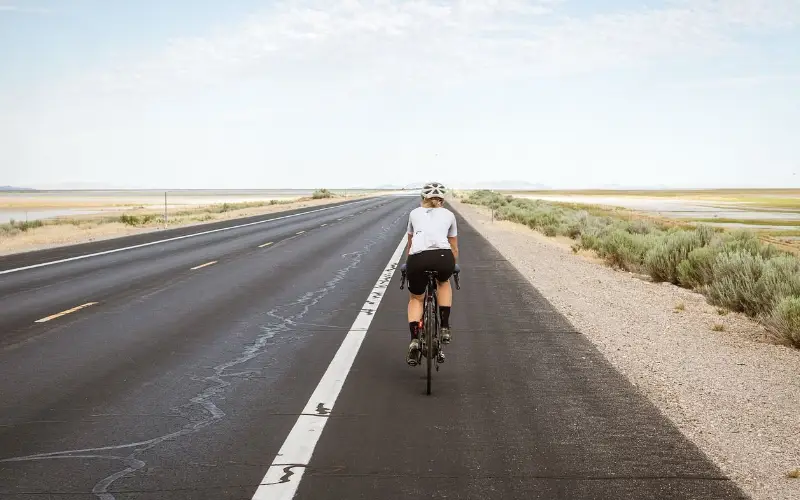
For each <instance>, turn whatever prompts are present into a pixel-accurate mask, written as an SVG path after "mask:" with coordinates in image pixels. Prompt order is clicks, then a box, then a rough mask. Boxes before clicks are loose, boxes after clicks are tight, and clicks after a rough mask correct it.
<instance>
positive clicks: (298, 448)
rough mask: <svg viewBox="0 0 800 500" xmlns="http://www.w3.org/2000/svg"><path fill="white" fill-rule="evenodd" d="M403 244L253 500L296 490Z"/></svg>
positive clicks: (277, 498) (288, 495)
mask: <svg viewBox="0 0 800 500" xmlns="http://www.w3.org/2000/svg"><path fill="white" fill-rule="evenodd" d="M405 245H406V241H405V235H404V237H403V238H402V239H401V240H400V244H399V245H397V249H396V250H395V251H394V253H393V254H392V257H391V259H389V263H388V264H387V265H386V268H385V269H384V270H383V272H382V273H381V275H380V277H379V278H378V281H377V283H375V286H374V287H373V289H372V291H371V292H370V294H369V295H368V296H367V300H366V302H365V303H364V307H363V308H362V309H361V312H359V313H358V316H356V319H355V321H354V322H353V326H352V327H351V328H350V331H349V332H348V333H347V336H345V338H344V340H343V341H342V345H341V346H340V347H339V350H338V351H336V354H335V355H334V356H333V360H332V361H331V363H330V365H328V369H327V370H326V371H325V374H324V375H323V376H322V379H320V381H319V384H318V385H317V388H316V389H315V390H314V392H313V393H312V394H311V398H310V399H309V400H308V403H307V404H306V407H305V408H304V409H303V411H302V412H301V415H300V417H298V419H297V422H295V424H294V427H292V430H291V431H290V432H289V435H288V436H287V437H286V441H284V442H283V446H281V449H280V450H279V451H278V454H277V455H276V456H275V460H273V461H272V465H270V467H269V469H267V473H266V474H265V475H264V479H262V480H261V484H260V485H259V486H258V489H257V490H256V492H255V494H254V495H253V500H291V499H292V498H293V497H294V494H295V493H296V492H297V488H298V487H299V486H300V480H301V479H302V478H303V472H305V468H306V467H307V466H308V464H309V462H310V461H311V455H312V454H313V453H314V448H315V447H316V446H317V441H319V438H320V436H321V435H322V430H323V429H324V428H325V424H326V423H327V422H328V418H329V415H330V413H331V412H332V411H333V405H334V403H336V398H338V397H339V392H340V391H341V390H342V386H343V385H344V382H345V379H346V378H347V374H348V373H349V372H350V368H351V367H352V366H353V361H355V359H356V354H358V350H359V349H360V348H361V343H362V342H363V341H364V337H366V335H367V330H368V329H369V325H370V323H372V318H374V317H375V311H377V310H378V305H380V303H381V300H382V299H383V296H384V295H385V293H386V290H387V288H388V287H389V282H390V281H391V280H392V276H393V275H394V272H395V270H396V269H397V265H398V264H399V262H400V257H401V255H402V253H403V250H404V249H405Z"/></svg>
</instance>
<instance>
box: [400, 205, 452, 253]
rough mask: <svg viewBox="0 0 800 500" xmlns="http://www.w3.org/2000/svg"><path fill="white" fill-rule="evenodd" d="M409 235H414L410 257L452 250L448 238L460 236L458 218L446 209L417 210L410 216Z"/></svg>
mask: <svg viewBox="0 0 800 500" xmlns="http://www.w3.org/2000/svg"><path fill="white" fill-rule="evenodd" d="M408 234H410V235H413V238H412V239H411V249H410V251H409V255H414V254H417V253H420V252H424V251H425V250H439V249H447V250H450V242H449V241H447V238H448V237H450V238H454V237H456V236H458V228H457V227H456V216H455V215H453V212H451V211H450V210H448V209H446V208H444V207H438V208H425V207H419V208H415V209H414V210H412V211H411V214H410V215H409V216H408Z"/></svg>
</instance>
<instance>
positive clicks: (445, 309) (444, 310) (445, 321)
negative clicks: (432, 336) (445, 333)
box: [439, 306, 450, 328]
mask: <svg viewBox="0 0 800 500" xmlns="http://www.w3.org/2000/svg"><path fill="white" fill-rule="evenodd" d="M439 316H441V318H442V328H450V307H449V306H439Z"/></svg>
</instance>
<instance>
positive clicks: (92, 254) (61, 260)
mask: <svg viewBox="0 0 800 500" xmlns="http://www.w3.org/2000/svg"><path fill="white" fill-rule="evenodd" d="M367 201H369V200H359V201H352V202H349V203H345V204H343V205H337V206H335V207H325V208H317V209H315V210H309V211H308V212H301V213H298V214H291V215H284V216H281V217H275V218H272V219H266V220H259V221H256V222H248V223H246V224H238V225H236V226H230V227H221V228H219V229H211V230H209V231H202V232H200V233H192V234H184V235H183V236H175V237H174V238H167V239H164V240H157V241H150V242H148V243H141V244H139V245H133V246H129V247H122V248H114V249H112V250H105V251H103V252H96V253H90V254H86V255H77V256H75V257H69V258H66V259H60V260H53V261H50V262H42V263H40V264H33V265H30V266H25V267H17V268H15V269H6V270H5V271H0V275H3V274H11V273H16V272H19V271H27V270H28V269H36V268H37V267H45V266H52V265H55V264H63V263H64V262H72V261H75V260H82V259H88V258H90V257H99V256H101V255H109V254H112V253H117V252H123V251H125V250H134V249H136V248H144V247H149V246H152V245H159V244H161V243H168V242H170V241H178V240H184V239H187V238H194V237H196V236H203V235H206V234H212V233H219V232H221V231H230V230H231V229H239V228H242V227H248V226H255V225H257V224H266V223H267V222H273V221H276V220H281V219H289V218H291V217H299V216H301V215H307V214H313V213H315V212H323V211H325V210H333V209H334V208H341V207H344V206H347V205H356V204H359V203H365V202H367Z"/></svg>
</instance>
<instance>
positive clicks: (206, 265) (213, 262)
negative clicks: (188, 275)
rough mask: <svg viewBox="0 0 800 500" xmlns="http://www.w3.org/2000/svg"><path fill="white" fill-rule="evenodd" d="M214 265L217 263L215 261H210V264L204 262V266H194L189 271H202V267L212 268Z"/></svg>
mask: <svg viewBox="0 0 800 500" xmlns="http://www.w3.org/2000/svg"><path fill="white" fill-rule="evenodd" d="M216 263H217V261H216V260H212V261H211V262H206V263H205V264H200V265H199V266H194V267H193V268H191V269H190V271H196V270H198V269H203V268H204V267H208V266H213V265H214V264H216Z"/></svg>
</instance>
